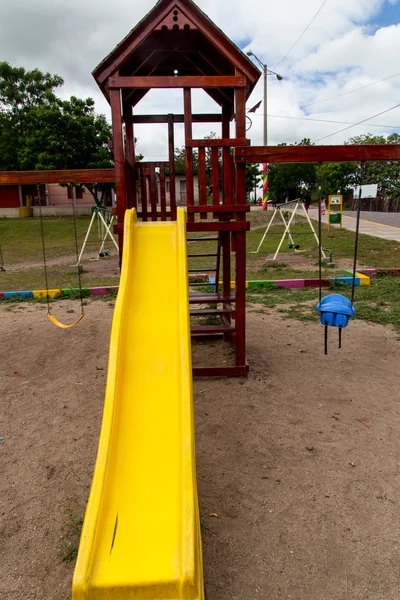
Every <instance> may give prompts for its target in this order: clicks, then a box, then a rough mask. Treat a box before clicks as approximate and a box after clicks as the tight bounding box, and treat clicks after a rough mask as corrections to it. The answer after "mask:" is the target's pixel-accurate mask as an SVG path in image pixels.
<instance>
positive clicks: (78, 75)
mask: <svg viewBox="0 0 400 600" xmlns="http://www.w3.org/2000/svg"><path fill="white" fill-rule="evenodd" d="M154 1H155V0H154ZM152 5H153V2H152V0H112V1H111V0H107V1H106V0H35V1H34V2H33V1H32V0H12V2H10V1H9V2H7V0H2V1H1V13H0V14H1V20H0V60H6V61H8V62H9V63H11V64H12V65H13V66H23V67H25V68H27V69H31V68H34V67H38V68H39V69H41V70H45V71H50V72H52V73H58V74H59V75H61V76H62V77H63V78H64V79H65V86H64V88H63V90H62V94H63V96H65V97H68V96H70V95H72V94H74V95H77V96H80V97H87V96H91V97H93V98H94V99H95V101H96V106H97V110H98V112H104V113H106V114H107V115H109V108H108V105H107V103H106V102H105V100H104V99H103V96H102V95H101V94H100V93H99V91H98V89H97V86H96V84H95V82H94V80H93V78H92V76H91V71H92V70H93V69H94V67H96V66H97V64H98V63H99V62H100V61H101V60H102V59H103V58H104V57H105V56H106V55H107V54H108V53H109V52H110V51H111V50H112V49H113V48H114V47H115V45H116V44H117V43H118V42H119V41H121V39H122V38H123V37H125V35H126V34H127V33H128V32H129V30H130V29H131V28H132V27H133V26H134V25H135V24H136V23H137V21H138V20H139V19H141V18H142V17H143V16H144V14H146V12H148V10H149V9H150V8H151V7H152ZM198 5H199V6H200V8H201V9H202V10H203V11H205V12H206V13H207V14H208V15H209V16H210V17H211V19H212V20H214V21H215V23H216V24H217V25H218V26H219V27H221V28H222V29H223V30H224V31H225V33H226V34H227V35H228V36H230V37H231V38H232V39H233V40H234V41H235V42H236V44H237V45H238V46H239V47H240V48H242V49H243V50H244V51H247V50H249V49H250V48H251V50H252V51H253V52H254V53H255V54H257V56H258V57H259V58H260V59H261V61H263V62H265V63H267V65H268V66H269V67H270V68H271V69H273V70H275V71H277V72H279V73H280V74H281V75H282V76H283V80H282V81H278V80H277V79H276V78H275V77H274V76H271V77H269V78H268V114H269V115H270V116H269V118H268V141H269V143H270V144H278V143H280V142H288V143H293V142H297V141H300V140H301V139H302V138H303V137H309V138H311V140H312V141H314V142H317V141H319V140H321V142H320V143H323V144H339V143H342V142H343V141H344V140H346V139H348V138H349V137H351V136H353V135H359V134H363V133H374V134H375V133H376V134H382V133H383V134H388V133H392V132H395V131H397V132H399V133H400V107H398V108H395V109H394V110H391V111H389V112H386V113H385V114H382V115H380V116H377V117H375V118H374V119H371V120H369V121H368V122H367V123H365V124H363V125H358V126H357V127H353V128H351V129H348V130H346V131H343V132H341V133H337V134H336V132H338V131H339V130H341V129H344V128H346V127H349V126H350V124H353V123H358V122H359V121H362V120H363V119H368V118H369V117H371V116H373V115H376V114H378V113H381V112H383V111H387V110H388V109H391V108H392V107H394V106H396V105H397V104H400V0H325V1H324V0H304V1H303V2H299V0H279V1H273V0H229V1H228V0H219V1H216V0H198ZM318 11H319V12H318ZM314 17H315V18H314ZM313 19H314V20H313ZM311 21H312V22H311ZM310 22H311V24H310ZM309 24H310V26H309V27H308V29H307V30H306V28H307V26H308V25H309ZM305 30H306V31H305ZM304 32H305V33H304ZM303 33H304V35H303V36H302V34H303ZM300 36H302V37H301V39H300V41H298V43H297V44H295V42H296V41H297V40H298V39H299V38H300ZM293 45H294V48H293V49H292V50H291V48H292V47H293ZM290 50H291V51H290ZM289 51H290V52H289ZM288 52H289V54H288V56H286V55H287V53H288ZM371 84H372V85H371ZM359 88H363V89H359ZM353 90H356V91H354V92H353ZM357 90H358V91H357ZM349 92H350V93H349ZM262 95H263V92H262V82H260V83H259V85H258V86H257V88H256V89H255V90H254V92H253V94H252V97H251V98H250V100H249V103H248V108H250V107H251V106H253V105H254V104H256V103H257V102H258V101H259V100H261V99H262ZM139 107H140V112H142V113H164V114H165V113H168V112H177V113H178V112H183V106H182V97H181V92H180V91H172V90H171V91H168V92H167V93H166V92H165V90H164V91H153V92H150V93H149V94H148V95H147V97H146V98H145V99H144V100H143V101H142V102H141V104H140V105H139ZM194 108H195V110H196V112H210V111H211V112H213V111H214V110H215V105H214V103H213V102H212V100H211V99H209V98H208V96H207V95H206V94H205V93H204V92H202V91H198V92H196V93H195V96H194ZM262 112H263V111H262V108H261V109H259V111H258V112H257V113H256V114H255V115H251V117H252V120H253V126H252V128H251V130H250V131H249V132H248V137H250V138H251V139H252V143H253V144H261V142H262V123H263V116H262ZM330 121H334V122H330ZM378 125H379V127H378ZM177 129H178V131H177V137H176V145H177V146H178V145H182V144H183V135H182V129H181V128H180V127H178V128H177ZM212 129H213V130H215V131H216V132H217V133H218V134H220V131H218V128H216V126H215V125H210V126H206V127H203V126H197V128H196V130H195V132H194V133H195V135H196V136H198V137H203V136H204V135H205V134H207V133H209V132H210V131H211V130H212ZM331 134H335V135H331ZM136 135H137V137H138V138H139V150H140V151H141V152H142V153H143V154H145V156H146V158H148V159H150V160H157V159H165V158H166V153H167V132H166V128H165V127H164V126H150V127H144V126H141V127H138V128H137V130H136ZM326 136H329V137H326Z"/></svg>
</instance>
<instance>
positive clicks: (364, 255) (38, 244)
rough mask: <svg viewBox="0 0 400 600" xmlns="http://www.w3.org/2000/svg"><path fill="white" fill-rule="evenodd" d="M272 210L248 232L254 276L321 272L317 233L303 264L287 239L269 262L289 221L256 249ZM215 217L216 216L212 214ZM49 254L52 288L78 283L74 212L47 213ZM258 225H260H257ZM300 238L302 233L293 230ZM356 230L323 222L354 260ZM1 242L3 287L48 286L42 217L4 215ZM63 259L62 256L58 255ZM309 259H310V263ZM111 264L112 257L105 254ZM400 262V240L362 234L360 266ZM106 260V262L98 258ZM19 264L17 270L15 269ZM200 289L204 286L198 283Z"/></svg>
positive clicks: (108, 280)
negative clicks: (270, 262)
mask: <svg viewBox="0 0 400 600" xmlns="http://www.w3.org/2000/svg"><path fill="white" fill-rule="evenodd" d="M272 214H273V213H272V211H268V212H264V211H254V212H251V213H249V214H248V220H249V221H250V222H251V225H252V227H253V230H252V231H250V232H249V233H248V234H247V249H248V253H247V278H248V279H250V280H274V279H296V278H303V277H307V278H310V277H311V278H316V277H318V269H317V259H318V250H317V247H316V244H315V240H314V238H313V236H312V235H304V236H298V240H299V242H300V244H301V250H304V252H302V253H301V254H300V256H301V257H302V259H303V262H304V263H305V264H304V266H302V268H298V267H296V266H295V265H293V264H290V258H289V256H290V255H292V254H293V251H292V250H289V249H288V247H287V241H285V242H284V244H283V246H282V253H281V254H280V259H281V261H282V263H283V264H281V265H279V264H278V265H275V266H266V265H265V255H266V254H272V253H274V252H275V250H276V248H277V244H278V242H279V238H280V235H281V234H282V233H283V225H276V226H275V225H274V226H273V228H272V230H273V231H274V232H275V233H277V234H278V235H270V234H268V236H267V238H266V240H265V242H264V244H263V247H262V249H261V251H260V253H259V254H252V253H251V251H252V250H255V249H256V248H257V246H258V244H259V242H260V240H261V237H262V235H263V233H264V229H265V227H266V225H267V223H268V222H269V220H270V218H271V216H272ZM210 218H211V217H210ZM88 223H89V217H79V218H78V219H77V231H78V241H79V246H81V244H82V242H83V239H84V236H85V233H86V230H87V226H88ZM43 224H44V229H45V243H46V255H47V258H48V259H49V261H51V263H50V265H49V266H48V280H49V287H50V288H69V287H74V288H75V287H78V277H77V273H76V269H74V268H73V267H71V266H70V265H69V264H68V262H69V259H72V258H73V256H74V254H75V240H74V229H73V219H72V217H60V218H44V220H43ZM254 227H256V228H257V227H258V228H259V229H254ZM295 231H299V232H306V231H309V229H308V225H307V224H306V223H305V222H304V219H299V220H298V221H297V223H296V224H295V225H294V226H293V228H292V232H295ZM204 235H210V234H190V237H204ZM293 235H294V239H295V240H296V235H295V233H293ZM354 237H355V235H354V233H353V232H350V231H346V230H343V231H340V230H338V229H335V230H333V231H331V232H330V233H328V231H327V227H326V226H323V244H324V247H328V248H331V249H332V250H333V254H334V260H335V261H340V260H346V261H347V263H348V265H349V266H350V264H351V261H352V257H353V247H354ZM90 242H91V245H90V248H91V250H92V256H93V251H94V252H95V251H96V250H98V248H99V245H98V240H97V229H96V228H93V230H92V234H91V239H90ZM0 244H1V247H2V251H3V255H4V262H5V268H6V272H0V290H1V291H12V290H29V289H43V288H44V287H45V283H44V273H43V267H42V266H41V262H42V240H41V234H40V221H39V219H37V218H36V219H1V220H0ZM188 248H189V253H191V254H194V253H197V254H202V253H210V254H211V253H215V252H216V250H217V243H216V242H214V241H213V242H204V243H201V244H200V243H196V242H190V243H189V246H188ZM58 259H59V260H58ZM83 262H84V265H85V272H84V273H83V274H82V284H83V286H84V287H93V286H98V285H117V284H118V281H119V271H118V269H117V268H115V269H114V270H113V269H112V268H111V269H110V268H106V267H105V269H104V272H102V270H101V268H100V269H95V268H92V267H91V263H90V262H89V261H88V260H87V259H86V258H85V259H84V261H83ZM307 262H308V265H307ZM104 263H105V264H107V259H104ZM399 263H400V244H397V243H396V242H392V241H388V240H382V239H378V238H373V237H370V236H367V235H360V243H359V261H358V264H359V267H360V268H361V267H362V266H370V267H377V268H390V267H398V266H399ZM97 264H100V263H97ZM215 264H216V258H215V257H198V258H191V259H189V268H192V269H193V268H196V269H203V270H204V271H207V269H208V268H211V271H209V272H210V273H211V274H213V271H214V269H215ZM13 269H15V270H13ZM231 274H232V278H234V275H235V272H234V255H233V254H232V273H231ZM322 274H323V277H335V276H341V275H342V274H343V267H341V266H340V265H339V266H338V267H337V268H329V267H327V266H325V265H324V268H323V272H322ZM198 291H199V292H200V291H201V290H200V289H198Z"/></svg>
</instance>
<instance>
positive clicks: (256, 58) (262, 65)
mask: <svg viewBox="0 0 400 600" xmlns="http://www.w3.org/2000/svg"><path fill="white" fill-rule="evenodd" d="M247 56H252V57H253V58H254V59H255V60H256V61H257V62H258V64H259V65H260V67H261V69H262V71H263V73H264V146H268V115H267V91H268V89H267V81H268V75H275V77H276V78H277V80H278V81H282V79H283V77H282V75H279V73H275V71H271V69H268V67H267V65H266V64H264V63H263V62H262V61H261V60H260V59H259V58H258V56H256V55H255V54H254V52H252V51H251V50H249V51H248V52H247Z"/></svg>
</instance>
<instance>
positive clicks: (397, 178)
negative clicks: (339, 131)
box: [347, 133, 400, 198]
mask: <svg viewBox="0 0 400 600" xmlns="http://www.w3.org/2000/svg"><path fill="white" fill-rule="evenodd" d="M347 143H348V144H400V134H398V133H392V134H390V135H389V136H388V137H385V136H383V135H371V134H367V135H359V136H356V137H353V138H351V139H350V140H349V141H348V142H347ZM360 177H361V178H362V181H361V183H362V184H370V183H376V184H377V185H378V189H379V191H381V192H383V193H384V194H386V195H387V196H389V197H390V198H400V164H399V161H382V162H366V163H365V164H364V167H363V169H362V174H361V167H360V165H357V184H359V183H360Z"/></svg>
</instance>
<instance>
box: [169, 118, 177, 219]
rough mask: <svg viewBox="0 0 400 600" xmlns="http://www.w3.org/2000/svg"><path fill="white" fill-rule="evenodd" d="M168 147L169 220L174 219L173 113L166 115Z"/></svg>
mask: <svg viewBox="0 0 400 600" xmlns="http://www.w3.org/2000/svg"><path fill="white" fill-rule="evenodd" d="M168 147H169V204H170V212H171V221H176V186H175V137H174V115H171V114H170V115H168Z"/></svg>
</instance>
